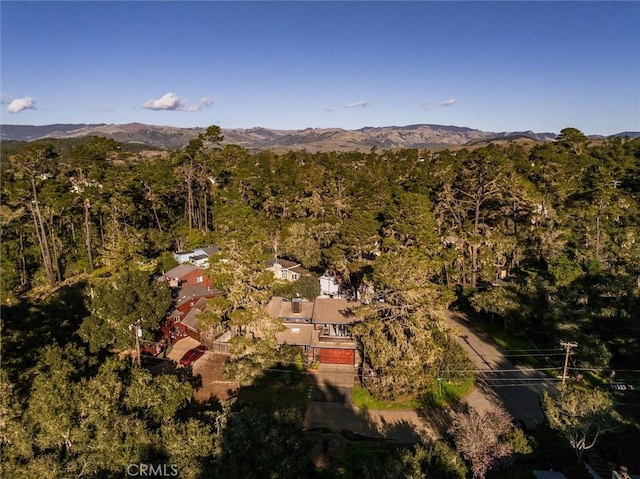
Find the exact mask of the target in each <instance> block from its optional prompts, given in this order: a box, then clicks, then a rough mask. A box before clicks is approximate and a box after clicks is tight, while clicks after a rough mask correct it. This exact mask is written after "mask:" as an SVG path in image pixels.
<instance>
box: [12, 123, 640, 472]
mask: <svg viewBox="0 0 640 479" xmlns="http://www.w3.org/2000/svg"><path fill="white" fill-rule="evenodd" d="M221 140H222V138H221V136H220V130H219V129H218V128H217V127H210V128H209V129H208V130H207V131H206V132H205V133H203V134H202V135H200V137H199V138H197V139H195V140H192V141H191V142H190V143H189V144H188V146H186V147H185V148H183V149H181V150H178V151H172V152H169V153H167V152H160V151H158V152H157V154H152V155H149V154H148V152H146V154H142V153H141V148H139V147H132V146H131V145H126V144H120V143H117V142H115V141H112V140H108V139H105V138H97V137H94V138H86V139H75V140H59V141H38V142H34V143H28V144H25V143H10V142H5V143H3V145H2V158H1V163H0V168H1V175H2V176H1V180H2V204H1V208H2V210H1V228H2V230H1V234H2V243H1V245H0V248H1V258H0V261H1V263H2V264H1V266H2V282H1V291H0V293H1V300H2V305H3V314H2V316H3V322H4V324H3V364H2V375H3V377H2V391H1V395H2V401H1V404H2V406H1V407H2V415H3V417H2V420H3V421H4V428H3V432H2V437H1V441H2V444H3V447H2V462H3V467H4V468H5V474H4V475H6V473H7V472H8V471H11V474H10V475H11V477H25V478H27V477H71V476H73V477H121V475H122V471H123V470H124V468H125V467H126V465H127V464H130V463H131V462H143V461H147V462H149V461H151V462H153V461H156V462H158V461H165V462H166V461H169V462H171V463H175V464H179V466H180V470H181V477H209V476H208V475H207V474H206V473H204V472H203V471H216V473H217V474H219V476H216V477H223V476H229V477H305V476H307V477H308V476H309V475H311V474H312V473H313V466H312V464H311V462H310V460H308V458H309V457H310V449H309V447H310V446H309V445H308V444H307V442H306V439H305V437H304V436H303V435H302V433H301V432H300V430H299V421H300V417H299V413H298V412H296V411H284V410H281V411H275V412H271V413H269V412H265V411H263V410H260V409H255V408H251V407H239V406H238V405H237V404H232V403H229V404H224V405H218V407H210V408H207V407H202V406H196V405H194V404H193V403H192V401H191V399H192V396H193V385H192V382H193V381H191V382H190V380H189V378H185V377H180V376H179V375H152V374H151V373H149V372H147V371H146V370H145V369H144V368H143V369H136V368H134V369H132V368H131V367H130V361H129V360H123V359H122V357H121V356H119V353H120V352H122V351H125V350H127V349H128V348H130V346H131V333H130V331H129V329H128V327H129V325H130V324H132V323H133V322H135V321H136V319H137V318H144V322H143V327H144V329H145V337H146V338H150V337H151V336H152V335H153V331H154V329H155V328H156V327H157V325H158V324H159V322H160V321H161V320H162V319H163V318H164V316H165V314H166V312H167V311H168V309H169V308H170V304H171V298H170V294H169V292H168V290H166V289H163V287H162V286H161V285H160V284H158V283H156V282H155V281H154V280H153V278H154V276H155V275H157V274H158V273H161V272H162V271H163V270H166V269H169V268H170V267H172V266H173V263H172V261H173V260H172V257H171V252H172V251H175V250H184V249H186V248H191V247H197V246H202V245H206V244H216V245H218V246H220V247H221V252H220V254H219V255H218V257H217V258H216V259H215V260H213V261H212V265H211V267H210V271H209V274H210V275H211V277H212V278H213V279H214V282H215V284H216V285H217V287H218V288H219V289H221V290H223V291H225V292H226V293H227V294H226V296H225V297H224V298H217V299H216V300H214V301H213V302H212V304H211V308H210V309H209V310H208V311H209V312H208V313H207V314H206V316H205V317H203V319H202V320H203V321H206V322H210V323H218V322H223V323H225V324H227V325H232V326H240V327H243V328H249V329H250V328H251V327H253V326H256V325H260V327H261V328H262V329H263V330H264V329H265V327H268V326H269V318H268V317H266V314H265V313H264V310H263V305H264V304H265V303H266V301H267V300H268V299H269V297H270V296H271V295H272V294H273V292H274V290H275V288H277V287H278V285H277V284H276V283H275V281H274V280H273V278H272V277H270V276H269V275H270V273H266V272H265V271H264V261H265V259H267V258H268V257H272V256H273V255H274V253H276V252H277V254H278V256H279V257H285V258H288V259H291V260H296V261H299V262H300V263H302V265H303V266H305V267H306V268H308V269H309V270H311V271H312V272H314V273H316V274H322V273H323V272H324V271H327V270H329V271H331V272H333V273H334V274H335V275H336V276H338V277H340V278H341V279H342V280H343V281H344V283H345V284H346V285H348V286H349V288H351V290H352V291H353V294H354V297H358V298H359V299H361V300H365V301H364V302H365V303H368V304H367V305H366V306H364V307H363V308H362V309H361V310H360V311H359V314H360V315H361V317H362V318H364V321H363V322H361V323H360V324H358V325H357V326H356V328H355V334H356V336H357V337H358V339H359V341H360V343H361V345H362V348H363V351H364V354H365V360H366V362H367V365H368V366H369V367H370V368H371V369H372V370H374V371H375V372H376V375H375V378H374V379H375V380H372V381H370V382H368V383H367V387H368V388H369V389H370V391H371V393H372V394H373V395H375V396H376V397H379V398H397V397H409V398H416V397H419V396H420V395H421V394H422V393H423V392H424V391H425V390H426V389H429V388H432V387H433V384H434V383H435V378H436V377H437V376H438V374H439V373H440V372H442V371H446V370H463V369H465V367H463V366H464V365H465V364H466V363H465V358H461V357H460V353H459V350H457V349H456V347H455V346H454V344H453V342H452V340H451V339H450V338H449V337H448V336H447V333H446V332H445V330H444V328H443V327H442V324H443V314H444V311H445V310H446V309H447V308H448V307H450V306H451V304H452V303H454V302H457V303H458V304H459V303H464V304H466V305H469V306H470V307H472V308H474V309H475V310H476V311H477V312H479V313H481V314H485V315H486V316H487V318H493V320H495V321H496V323H498V324H499V325H500V327H502V328H506V329H507V330H508V331H517V332H518V333H519V334H527V335H528V337H530V338H532V339H533V340H535V341H537V342H538V343H540V344H556V345H557V341H558V340H560V339H565V340H568V339H570V340H572V341H577V342H579V344H580V348H578V350H576V352H575V355H574V358H573V359H574V361H575V363H574V365H575V366H576V367H579V368H584V369H585V370H587V369H590V370H593V371H595V372H597V373H603V372H606V371H608V370H611V369H623V370H625V369H626V370H632V369H636V370H637V369H640V344H639V343H638V340H637V339H638V337H640V319H639V318H638V315H637V312H638V311H640V240H639V239H640V216H639V215H640V140H639V139H635V140H629V139H622V138H612V139H607V140H598V141H597V142H594V143H593V144H591V143H590V141H589V140H588V139H587V138H586V137H585V135H583V134H582V133H581V132H580V131H578V130H576V129H573V128H567V129H565V130H563V131H562V133H561V134H560V135H559V136H558V138H557V140H556V141H555V142H551V143H540V144H536V145H535V146H527V145H521V144H516V143H512V144H507V145H502V146H497V145H493V144H491V145H488V146H485V147H480V148H476V149H472V150H467V149H462V150H459V151H449V150H444V151H418V150H401V151H379V150H376V149H375V148H374V149H372V150H371V151H370V152H368V153H362V152H350V153H309V152H304V151H303V152H292V153H286V154H274V153H272V152H268V151H267V152H261V153H257V154H253V153H249V152H248V151H246V150H244V149H242V148H240V147H238V146H233V145H226V146H221ZM498 279H500V281H497V280H498ZM372 291H373V293H371V292H372ZM367 295H370V296H372V297H367ZM380 299H384V301H380ZM369 300H370V301H369ZM272 326H273V328H274V329H273V330H274V331H275V328H276V327H277V326H276V325H272ZM236 348H237V352H238V355H237V357H236V359H235V360H234V361H233V364H232V365H230V367H229V374H230V376H231V377H233V379H234V380H237V381H238V382H240V383H247V384H248V383H250V382H251V381H252V380H253V378H256V377H258V376H259V375H260V372H261V370H262V369H264V368H268V367H271V366H272V365H274V364H277V363H278V362H279V361H280V362H286V361H287V358H289V356H288V352H283V351H278V350H277V348H276V345H275V341H269V339H268V338H267V339H261V340H256V339H253V338H251V337H246V338H243V339H242V340H240V342H239V344H237V345H236ZM289 359H290V358H289ZM256 428H258V429H261V430H264V431H263V432H264V434H255V430H256ZM32 438H34V439H33V440H32ZM266 438H269V439H268V441H269V442H268V447H267V445H266V443H265V444H259V441H267V439H266ZM246 441H253V442H252V444H254V442H255V444H254V445H253V447H254V450H261V449H262V452H261V454H262V455H261V456H260V457H252V458H251V461H249V460H248V459H247V457H246V453H245V452H244V451H246V446H245V442H246ZM185 444H188V445H189V447H184V445H185ZM429 447H431V449H429V448H427V449H424V448H418V449H416V450H413V451H412V452H406V453H403V454H401V455H397V457H396V456H394V457H395V460H394V461H389V463H388V464H387V465H386V466H385V467H388V468H389V477H395V476H394V475H393V474H397V475H398V477H402V475H403V474H409V473H408V472H407V471H417V470H420V468H422V470H425V471H426V470H437V469H435V468H437V467H439V466H437V465H433V464H435V462H434V459H433V457H435V456H434V454H435V453H434V451H433V447H435V446H429ZM438 447H445V446H438ZM441 454H445V453H444V452H442V451H441ZM446 454H454V453H453V452H451V451H449V452H446ZM435 455H437V454H435ZM263 456H264V457H263ZM429 461H431V462H429ZM436 462H437V461H436ZM429 464H431V465H429ZM429 467H432V468H434V469H429ZM460 467H463V466H460ZM243 468H245V469H243ZM246 468H249V469H246ZM251 468H253V469H251ZM394 471H395V472H394ZM401 471H404V472H401ZM316 472H317V471H316ZM272 473H275V474H276V476H270V474H272ZM354 474H355V473H354ZM359 474H360V473H359ZM448 474H450V475H449V476H445V475H439V476H434V477H464V476H463V475H462V476H461V475H460V474H464V472H461V473H459V474H458V475H456V473H454V472H449V473H448ZM7 477H8V476H7ZM340 477H349V476H340ZM359 477H365V476H363V475H360V476H359ZM371 477H373V476H371ZM416 477H417V476H416Z"/></svg>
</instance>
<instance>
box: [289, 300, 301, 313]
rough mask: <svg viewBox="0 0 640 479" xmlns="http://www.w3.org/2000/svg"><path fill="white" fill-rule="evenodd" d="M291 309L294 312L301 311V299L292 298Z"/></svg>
mask: <svg viewBox="0 0 640 479" xmlns="http://www.w3.org/2000/svg"><path fill="white" fill-rule="evenodd" d="M291 310H292V311H293V313H294V314H301V313H302V299H300V298H293V301H291Z"/></svg>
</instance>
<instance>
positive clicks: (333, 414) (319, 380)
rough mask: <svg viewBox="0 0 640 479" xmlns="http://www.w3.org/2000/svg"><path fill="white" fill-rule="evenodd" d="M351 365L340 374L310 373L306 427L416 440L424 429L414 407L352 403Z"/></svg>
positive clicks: (364, 436)
mask: <svg viewBox="0 0 640 479" xmlns="http://www.w3.org/2000/svg"><path fill="white" fill-rule="evenodd" d="M348 375H349V372H348V369H347V371H346V372H345V373H343V374H342V377H340V375H337V376H338V377H337V378H336V377H334V378H332V377H331V375H329V376H328V377H327V376H326V375H323V374H322V373H316V374H310V375H309V376H308V379H307V381H308V383H309V389H310V391H309V399H311V401H310V403H309V405H308V406H307V409H306V413H305V420H304V427H305V430H307V431H311V432H314V431H315V432H323V431H324V432H329V431H333V432H338V433H340V434H341V435H342V436H343V437H345V438H347V439H349V440H374V441H382V442H391V443H403V444H414V443H416V442H418V441H420V440H421V438H422V437H423V435H424V431H422V430H421V427H420V425H419V424H416V422H415V421H411V420H410V419H409V418H414V419H417V416H416V415H415V414H413V413H412V412H411V411H370V410H367V409H361V408H358V407H356V406H355V405H354V404H353V379H354V377H355V375H354V371H351V385H350V386H349V385H347V384H348V383H349V381H348V379H347V377H348Z"/></svg>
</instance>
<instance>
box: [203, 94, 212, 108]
mask: <svg viewBox="0 0 640 479" xmlns="http://www.w3.org/2000/svg"><path fill="white" fill-rule="evenodd" d="M211 105H213V98H209V97H208V96H203V97H202V98H200V106H211Z"/></svg>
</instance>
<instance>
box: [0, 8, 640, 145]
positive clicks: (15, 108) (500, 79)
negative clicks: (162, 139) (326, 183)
mask: <svg viewBox="0 0 640 479" xmlns="http://www.w3.org/2000/svg"><path fill="white" fill-rule="evenodd" d="M0 13H1V27H2V29H1V45H2V48H1V55H2V56H1V83H0V89H1V93H2V113H1V120H2V123H5V124H35V125H43V124H49V123H129V122H142V123H149V124H156V125H173V126H183V127H190V126H208V125H212V124H215V125H219V126H221V127H222V128H252V127H256V126H261V127H268V128H282V129H303V128H307V127H323V128H324V127H340V128H347V129H357V128H362V127H365V126H390V125H409V124H416V123H434V124H443V125H457V126H466V127H470V128H478V129H481V130H486V131H520V130H534V131H537V132H545V131H549V132H559V131H560V130H561V129H562V128H564V127H567V126H572V127H576V128H579V129H580V130H582V131H583V132H585V133H587V134H612V133H617V132H620V131H626V130H633V131H637V130H640V2H636V1H634V2H566V3H565V2H269V1H265V2H133V1H132V2H126V1H124V2H24V1H20V2H12V1H4V0H3V1H2V2H0Z"/></svg>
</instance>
